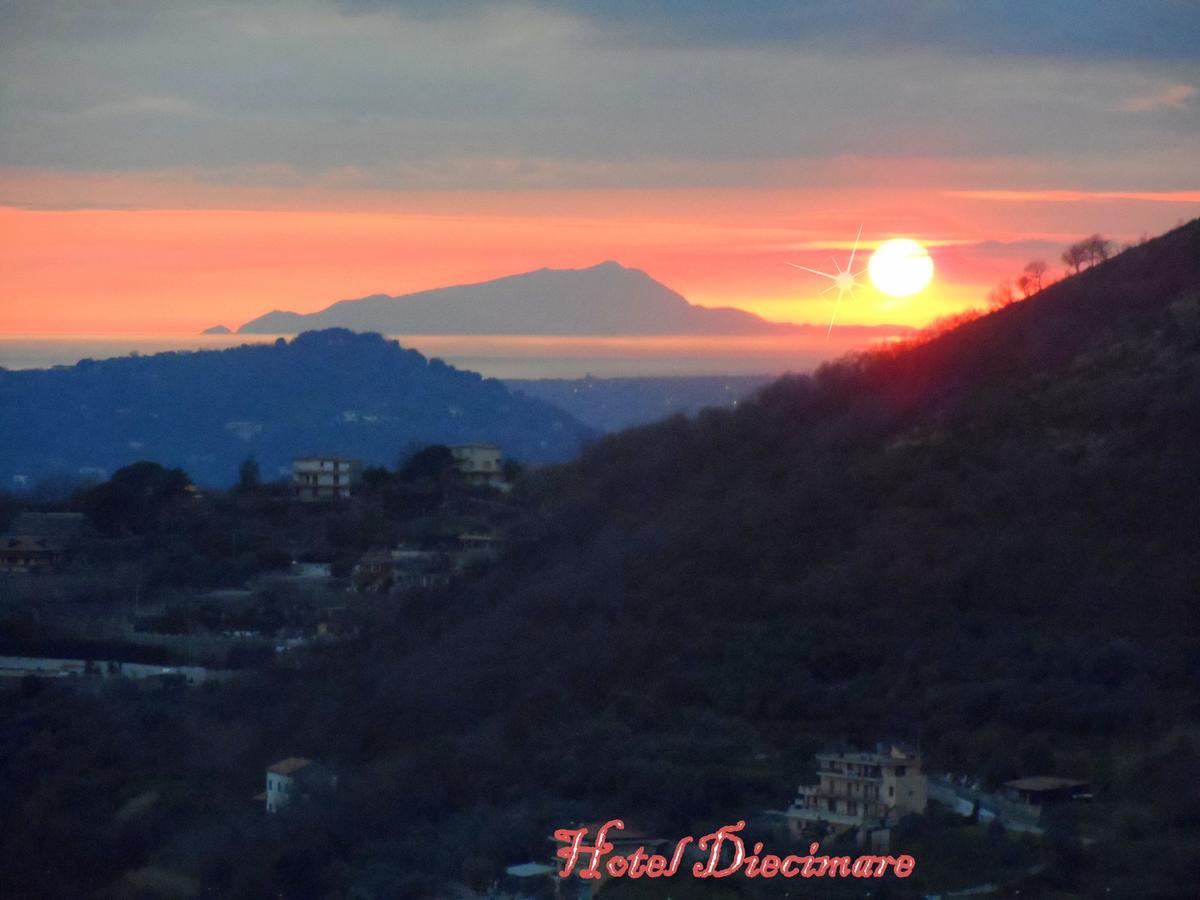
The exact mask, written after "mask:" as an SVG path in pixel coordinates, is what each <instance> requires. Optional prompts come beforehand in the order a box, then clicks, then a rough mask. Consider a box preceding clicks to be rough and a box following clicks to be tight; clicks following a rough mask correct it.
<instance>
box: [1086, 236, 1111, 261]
mask: <svg viewBox="0 0 1200 900" xmlns="http://www.w3.org/2000/svg"><path fill="white" fill-rule="evenodd" d="M1083 248H1084V252H1085V253H1086V254H1087V260H1088V262H1089V263H1090V264H1091V265H1093V266H1094V265H1095V264H1096V263H1098V262H1104V261H1105V260H1106V259H1108V258H1109V256H1111V255H1112V241H1110V240H1108V239H1107V238H1104V237H1102V236H1101V235H1099V234H1093V235H1090V236H1089V237H1086V238H1084V239H1083Z"/></svg>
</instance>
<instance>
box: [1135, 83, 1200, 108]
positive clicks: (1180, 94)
mask: <svg viewBox="0 0 1200 900" xmlns="http://www.w3.org/2000/svg"><path fill="white" fill-rule="evenodd" d="M1195 96H1196V89H1195V88H1194V87H1192V86H1191V85H1190V84H1168V85H1166V86H1165V87H1163V88H1162V90H1159V91H1156V92H1154V93H1152V94H1145V95H1143V96H1140V97H1132V98H1130V99H1128V100H1126V101H1125V102H1124V103H1122V104H1121V106H1120V109H1121V110H1123V111H1124V112H1152V111H1154V110H1156V109H1183V108H1185V107H1187V106H1188V105H1190V103H1191V101H1192V99H1193V98H1194V97H1195Z"/></svg>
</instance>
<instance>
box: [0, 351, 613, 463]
mask: <svg viewBox="0 0 1200 900" xmlns="http://www.w3.org/2000/svg"><path fill="white" fill-rule="evenodd" d="M0 432H2V433H4V434H5V440H4V441H3V442H0V483H11V480H12V479H13V478H14V477H16V476H24V477H25V479H27V481H28V482H29V483H32V482H34V481H36V480H37V479H39V478H43V477H47V476H51V475H55V474H64V473H65V474H70V475H74V474H77V473H78V472H80V471H81V470H87V471H91V472H95V473H99V472H110V471H113V470H115V469H117V468H119V467H120V466H123V465H127V464H129V463H131V462H134V461H136V460H138V459H154V460H156V461H158V462H161V463H163V464H165V465H171V466H180V467H182V468H184V469H186V470H187V471H188V473H189V474H190V475H191V476H192V477H193V478H194V479H195V480H196V481H197V482H198V483H200V484H202V485H205V486H209V485H221V484H229V483H232V481H233V478H234V476H235V473H236V470H237V465H238V463H239V462H240V460H243V459H245V458H246V457H247V456H255V457H257V459H258V462H259V463H260V465H261V466H262V468H263V471H264V473H266V474H267V476H268V477H275V476H276V474H280V473H281V472H282V471H284V470H286V468H287V466H288V465H289V464H290V461H291V458H292V457H293V456H294V455H297V454H301V453H314V452H315V453H326V452H337V453H340V454H343V455H350V456H358V457H360V458H362V460H363V461H364V463H366V464H375V465H380V464H384V465H391V464H393V463H395V462H396V459H397V456H398V455H399V454H400V453H402V452H403V451H404V450H405V449H406V448H410V447H411V446H412V445H413V444H417V445H421V444H433V443H446V444H453V443H467V442H471V441H487V442H489V443H495V444H498V445H500V446H501V448H502V449H503V450H504V451H505V452H506V453H507V454H509V455H512V456H515V457H517V458H522V459H526V460H531V461H555V460H562V459H565V458H567V457H569V456H571V455H572V454H574V452H575V451H576V450H577V449H578V447H579V445H580V444H581V443H582V442H583V441H585V440H587V439H589V438H590V437H592V436H593V434H594V432H593V431H592V429H590V428H588V427H587V426H585V425H583V424H582V423H580V422H578V421H577V420H576V419H574V418H573V417H572V416H570V415H569V414H567V413H565V412H563V411H562V410H560V409H558V408H557V407H554V406H552V405H551V404H549V403H546V402H544V401H541V400H537V399H535V398H532V397H527V396H524V395H517V394H515V393H513V392H512V391H510V390H509V389H508V388H506V387H505V386H504V385H503V384H502V383H501V382H499V381H497V380H495V379H485V378H483V377H482V376H481V375H479V374H478V373H475V372H469V371H465V370H460V369H456V368H454V367H453V366H450V365H447V364H446V363H444V362H442V361H441V360H439V359H428V358H426V357H425V356H423V355H421V354H420V353H418V352H417V351H415V350H411V349H406V348H403V347H401V346H400V344H399V343H398V342H397V341H392V340H387V339H385V338H383V337H381V336H380V335H377V334H356V333H354V332H351V331H348V330H346V329H327V330H324V331H314V332H306V333H304V334H301V335H298V336H297V337H295V338H293V339H292V340H291V341H285V340H284V339H282V338H280V339H279V340H277V341H275V342H274V343H264V344H244V345H242V346H240V347H231V348H227V349H223V350H200V351H190V352H166V353H158V354H153V355H149V356H130V357H118V358H115V359H107V360H100V361H96V360H91V359H85V360H81V361H80V362H79V363H77V364H76V365H74V366H59V367H56V368H53V369H25V370H15V371H5V370H0Z"/></svg>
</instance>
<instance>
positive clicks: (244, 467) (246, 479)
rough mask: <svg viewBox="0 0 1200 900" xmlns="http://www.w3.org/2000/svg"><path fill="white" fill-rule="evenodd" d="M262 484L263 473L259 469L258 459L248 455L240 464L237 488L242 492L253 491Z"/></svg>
mask: <svg viewBox="0 0 1200 900" xmlns="http://www.w3.org/2000/svg"><path fill="white" fill-rule="evenodd" d="M261 486H262V474H261V473H260V472H259V470H258V460H256V459H255V458H254V457H253V456H247V457H246V459H245V460H243V461H242V464H241V465H240V466H238V481H237V490H238V491H239V492H241V493H247V494H248V493H251V492H253V491H256V490H258V489H259V487H261Z"/></svg>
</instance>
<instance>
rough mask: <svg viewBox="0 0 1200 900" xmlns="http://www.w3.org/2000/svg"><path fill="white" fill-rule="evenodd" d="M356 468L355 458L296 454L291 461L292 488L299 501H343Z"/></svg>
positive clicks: (358, 466) (358, 469)
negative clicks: (297, 455)
mask: <svg viewBox="0 0 1200 900" xmlns="http://www.w3.org/2000/svg"><path fill="white" fill-rule="evenodd" d="M360 470H361V466H360V465H359V462H358V460H357V459H348V458H346V457H341V456H299V457H297V458H296V459H294V460H292V491H293V492H294V493H295V495H296V497H297V498H298V499H300V500H307V501H311V500H344V499H346V498H347V497H349V496H350V491H351V488H352V487H353V486H354V484H355V483H356V482H357V481H358V475H359V472H360Z"/></svg>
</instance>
